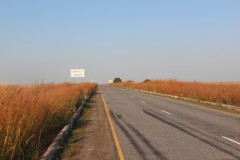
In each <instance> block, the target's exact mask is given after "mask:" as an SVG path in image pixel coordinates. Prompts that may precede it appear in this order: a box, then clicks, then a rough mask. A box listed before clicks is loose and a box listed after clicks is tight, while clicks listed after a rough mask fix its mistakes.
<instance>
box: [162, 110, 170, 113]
mask: <svg viewBox="0 0 240 160" xmlns="http://www.w3.org/2000/svg"><path fill="white" fill-rule="evenodd" d="M161 111H162V112H164V113H167V114H172V113H169V112H167V111H164V110H161Z"/></svg>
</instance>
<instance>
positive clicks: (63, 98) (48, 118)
mask: <svg viewBox="0 0 240 160" xmlns="http://www.w3.org/2000/svg"><path fill="white" fill-rule="evenodd" d="M94 86H95V84H90V83H84V84H71V83H62V84H39V85H1V86H0V109H1V110H0V117H1V118H0V159H2V160H5V159H8V160H11V159H38V158H39V156H41V154H42V152H43V151H44V149H45V148H46V147H47V146H48V145H49V143H51V141H52V139H53V138H54V137H55V135H56V134H57V133H58V132H59V131H60V130H61V129H62V128H63V126H64V125H66V123H67V122H68V120H69V118H70V117H71V116H72V115H73V113H74V111H75V110H76V106H78V105H79V104H81V102H82V101H83V100H84V98H85V97H86V95H88V94H89V93H90V92H91V91H92V90H93V88H94Z"/></svg>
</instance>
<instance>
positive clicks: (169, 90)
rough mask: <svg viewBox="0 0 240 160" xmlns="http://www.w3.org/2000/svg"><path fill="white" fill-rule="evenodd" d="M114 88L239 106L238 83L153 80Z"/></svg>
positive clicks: (239, 89) (121, 84)
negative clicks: (139, 90)
mask: <svg viewBox="0 0 240 160" xmlns="http://www.w3.org/2000/svg"><path fill="white" fill-rule="evenodd" d="M113 85H115V86H120V87H126V88H132V89H141V90H146V91H152V92H158V93H163V94H169V95H176V96H181V97H187V98H191V99H196V100H202V101H209V102H215V103H222V104H228V105H235V106H240V83H239V82H207V83H206V82H183V81H177V80H153V81H148V82H139V83H135V82H122V83H114V84H113Z"/></svg>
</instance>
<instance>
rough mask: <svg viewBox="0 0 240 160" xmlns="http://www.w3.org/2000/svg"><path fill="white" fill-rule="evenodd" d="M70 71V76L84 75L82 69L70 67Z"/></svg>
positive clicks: (78, 76)
mask: <svg viewBox="0 0 240 160" xmlns="http://www.w3.org/2000/svg"><path fill="white" fill-rule="evenodd" d="M70 72H71V77H72V78H81V77H85V73H84V72H85V71H84V69H71V70H70Z"/></svg>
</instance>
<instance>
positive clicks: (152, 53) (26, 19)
mask: <svg viewBox="0 0 240 160" xmlns="http://www.w3.org/2000/svg"><path fill="white" fill-rule="evenodd" d="M71 68H84V69H85V70H86V78H85V81H89V80H91V79H93V80H96V81H97V82H100V83H102V82H107V81H108V80H109V79H113V78H114V77H121V78H122V79H123V80H134V81H142V80H144V79H146V78H149V79H168V78H176V79H178V80H187V81H193V80H196V81H240V74H239V73H240V72H239V70H240V1H239V0H200V1H193V0H182V1H180V0H169V1H165V0H164V1H160V0H152V1H147V0H144V1H143V0H142V1H141V0H131V1H130V0H124V1H106V0H95V1H94V0H89V1H87V0H85V1H84V0H82V1H78V0H75V1H74V0H72V1H71V0H70V1H67V0H64V1H60V0H55V1H53V0H51V1H47V0H41V1H40V0H38V1H36V0H32V1H30V0H29V1H25V0H21V1H18V0H15V1H11V0H9V1H0V82H6V83H34V82H41V81H43V82H63V81H71V79H70V77H69V75H70V73H69V70H70V69H71Z"/></svg>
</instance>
